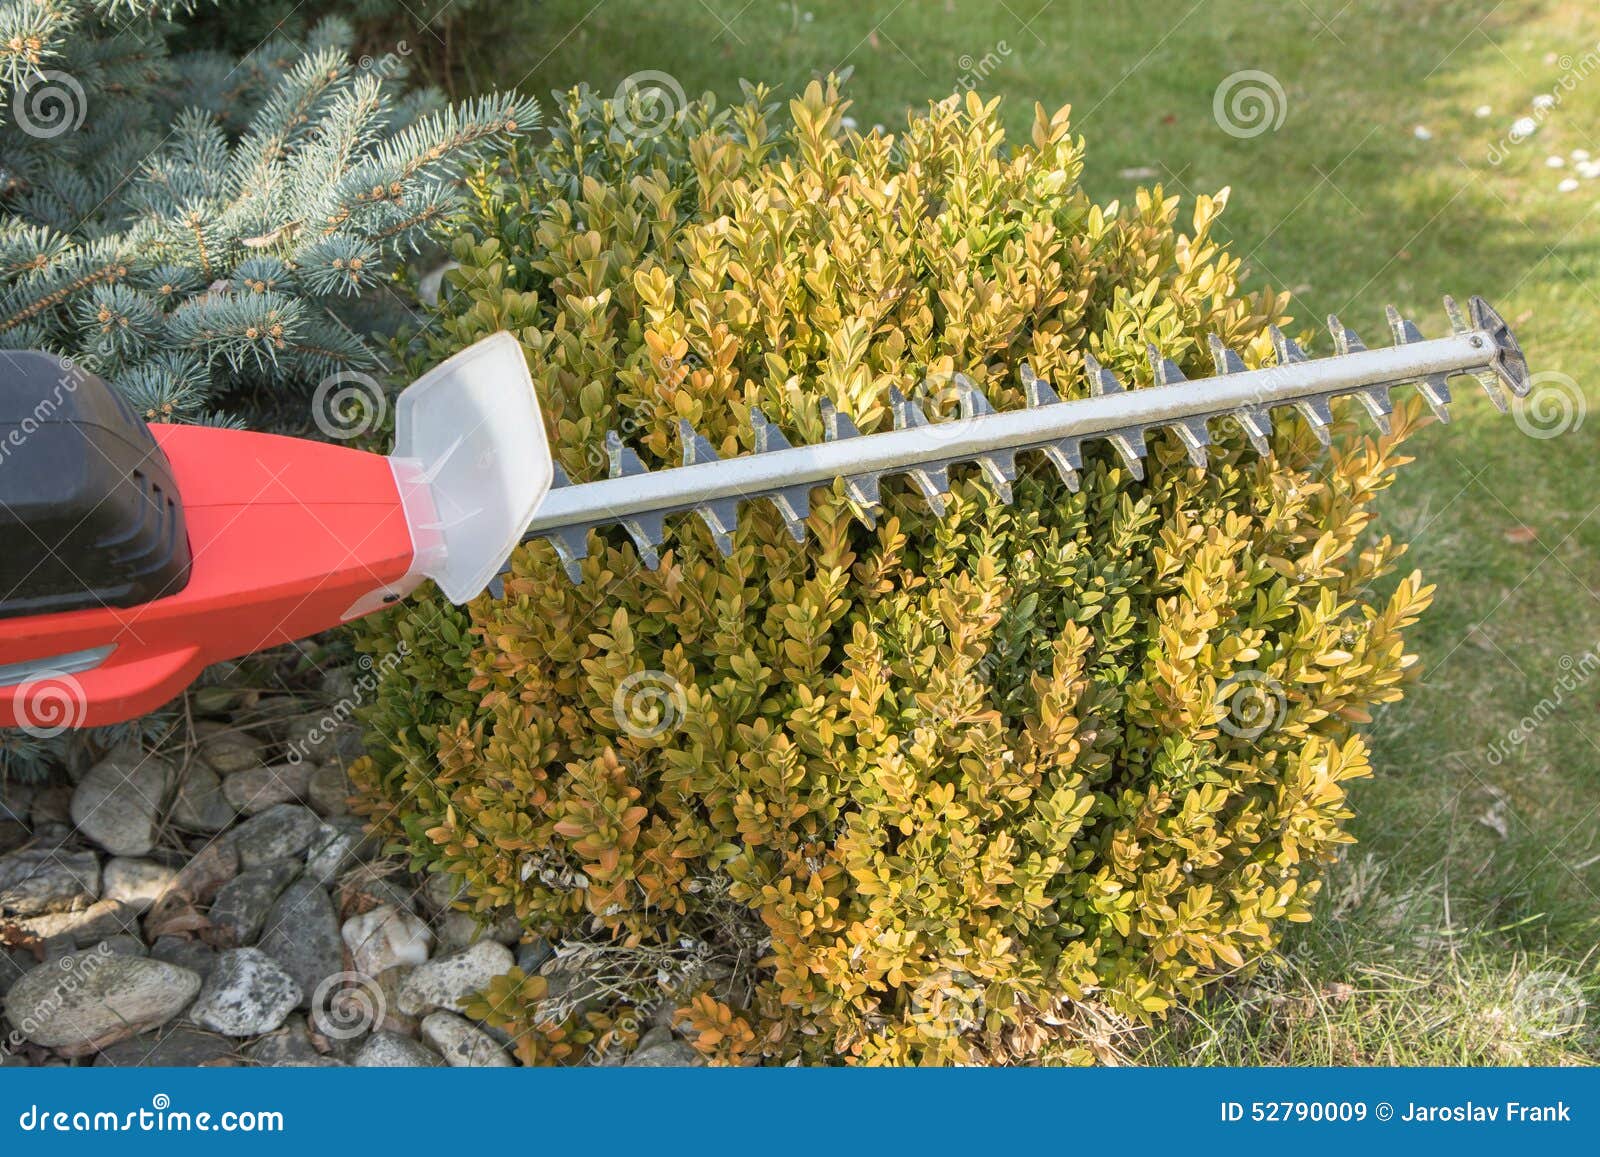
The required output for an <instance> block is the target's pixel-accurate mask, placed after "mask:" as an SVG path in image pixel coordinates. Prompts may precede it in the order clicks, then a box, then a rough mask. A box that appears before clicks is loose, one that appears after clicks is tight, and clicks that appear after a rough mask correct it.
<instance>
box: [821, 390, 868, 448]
mask: <svg viewBox="0 0 1600 1157" xmlns="http://www.w3.org/2000/svg"><path fill="white" fill-rule="evenodd" d="M822 427H823V433H824V436H825V437H826V438H827V439H828V441H830V442H837V441H839V440H840V439H841V438H859V437H861V431H860V430H858V429H856V424H855V422H853V421H851V419H850V415H849V414H846V413H844V412H843V411H841V410H840V409H839V408H838V407H837V406H835V405H834V404H833V403H832V402H830V401H828V400H827V399H826V398H824V399H823V400H822Z"/></svg>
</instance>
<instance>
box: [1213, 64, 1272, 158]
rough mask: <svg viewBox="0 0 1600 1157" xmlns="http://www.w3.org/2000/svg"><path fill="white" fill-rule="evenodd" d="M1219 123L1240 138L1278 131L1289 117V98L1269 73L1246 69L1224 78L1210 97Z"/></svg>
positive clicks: (1218, 124) (1214, 114)
mask: <svg viewBox="0 0 1600 1157" xmlns="http://www.w3.org/2000/svg"><path fill="white" fill-rule="evenodd" d="M1211 115H1212V116H1213V117H1214V118H1216V122H1217V126H1218V127H1219V128H1221V129H1222V131H1223V132H1225V133H1227V134H1228V135H1229V136H1230V137H1237V138H1238V139H1239V140H1241V141H1245V140H1249V139H1250V138H1251V137H1259V136H1260V135H1261V134H1262V133H1268V132H1277V131H1278V130H1279V129H1281V128H1282V127H1283V122H1284V121H1285V120H1286V119H1287V118H1288V116H1289V98H1288V96H1287V95H1286V94H1285V93H1284V91H1283V85H1281V84H1279V83H1278V78H1277V77H1275V76H1273V75H1272V74H1271V73H1270V72H1263V71H1261V70H1260V69H1259V68H1247V69H1244V70H1243V71H1241V72H1235V73H1233V74H1231V75H1229V76H1226V77H1224V78H1223V81H1222V83H1221V84H1219V85H1217V91H1216V93H1215V94H1213V96H1212V98H1211Z"/></svg>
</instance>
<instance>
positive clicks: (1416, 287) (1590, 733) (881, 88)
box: [467, 0, 1600, 1064]
mask: <svg viewBox="0 0 1600 1157" xmlns="http://www.w3.org/2000/svg"><path fill="white" fill-rule="evenodd" d="M502 19H503V20H505V21H506V22H508V23H509V29H502V30H500V31H499V32H497V34H496V36H495V37H494V38H493V41H492V43H485V42H480V43H478V44H477V45H476V46H474V47H473V48H471V49H469V51H468V57H467V60H468V67H469V74H470V75H469V79H470V81H471V83H472V84H473V85H474V86H475V87H483V86H488V85H512V84H520V85H521V86H522V87H523V88H524V89H526V90H528V91H531V92H534V93H539V94H542V93H544V92H545V91H546V90H549V89H551V88H564V87H566V86H569V85H571V84H574V83H577V82H579V81H587V82H588V83H589V84H590V85H591V86H593V87H595V88H596V89H598V90H600V91H602V92H607V93H609V92H610V91H612V90H613V89H614V88H615V86H616V85H617V83H618V82H619V81H620V80H621V79H622V78H623V77H624V76H626V75H628V74H630V73H633V72H636V71H641V70H647V69H649V70H658V71H661V72H665V73H668V74H670V75H671V76H673V77H675V78H676V79H677V80H678V81H679V82H680V83H681V85H682V86H683V87H684V88H685V89H686V90H687V91H688V92H689V93H691V94H695V93H698V92H701V91H704V90H706V89H711V90H714V91H716V92H718V93H719V94H722V95H724V96H727V95H737V93H738V87H737V82H738V80H739V78H741V77H748V78H750V79H756V80H764V81H766V82H768V83H770V84H772V85H773V86H774V87H775V88H776V89H777V90H778V91H779V92H780V93H789V92H792V91H794V90H796V89H798V88H799V87H800V86H801V85H803V84H804V83H805V82H806V81H807V80H808V79H810V78H811V77H812V76H813V75H815V74H817V73H822V72H827V71H828V70H830V69H834V68H838V67H840V66H843V65H849V66H851V67H853V68H854V70H855V75H854V78H853V80H852V81H851V86H850V91H851V93H852V94H853V96H854V98H855V100H856V102H857V104H856V107H855V109H854V110H853V113H854V115H855V116H856V118H857V120H858V121H859V122H860V123H861V124H862V125H870V124H873V123H875V122H882V123H884V124H885V125H887V126H889V127H890V128H891V129H893V128H897V127H899V126H900V125H901V124H903V122H904V118H905V115H906V110H907V108H908V107H917V106H921V105H922V104H923V103H924V102H925V101H926V100H928V99H929V98H937V97H940V96H943V95H946V94H948V93H949V92H950V91H951V90H952V89H953V88H954V87H956V86H957V85H958V84H961V83H962V82H963V81H964V80H967V81H971V80H976V81H977V87H978V88H979V90H980V91H981V92H983V93H984V94H985V95H1000V96H1004V97H1005V98H1006V102H1007V107H1008V109H1009V114H1008V123H1009V124H1010V125H1011V126H1012V127H1013V128H1014V129H1019V130H1020V129H1021V128H1022V127H1023V126H1024V125H1025V124H1026V123H1027V120H1028V119H1029V116H1030V112H1029V110H1030V109H1031V106H1032V103H1033V102H1035V101H1039V102H1042V103H1043V104H1045V105H1046V106H1048V107H1051V108H1054V107H1056V106H1058V105H1062V104H1067V103H1070V104H1072V105H1073V107H1074V110H1075V115H1074V122H1075V127H1076V129H1077V130H1078V131H1079V132H1081V133H1083V134H1084V135H1085V136H1086V137H1087V138H1088V142H1089V169H1088V174H1087V178H1086V180H1087V183H1088V185H1089V188H1090V190H1091V192H1093V193H1094V194H1095V195H1096V196H1098V197H1100V198H1102V199H1105V200H1110V199H1112V198H1126V197H1127V196H1128V195H1129V194H1130V193H1131V191H1132V189H1133V188H1134V186H1135V185H1136V184H1156V183H1159V184H1161V185H1163V186H1164V187H1165V188H1166V189H1168V190H1169V191H1173V192H1180V193H1183V194H1185V195H1186V196H1191V195H1192V194H1194V193H1196V192H1210V191H1214V190H1216V189H1218V188H1220V187H1221V186H1224V185H1231V186H1232V187H1233V190H1234V197H1233V200H1232V202H1231V205H1230V208H1229V211H1228V214H1227V216H1226V218H1225V221H1226V222H1227V223H1228V228H1229V235H1230V236H1231V237H1232V238H1233V241H1234V246H1235V250H1236V252H1238V253H1240V254H1245V255H1248V260H1247V264H1248V268H1249V270H1250V282H1251V284H1252V285H1256V284H1271V285H1273V286H1275V287H1278V288H1288V289H1290V290H1292V291H1293V293H1294V297H1295V306H1294V309H1295V312H1296V314H1297V317H1298V318H1299V319H1301V320H1302V321H1304V322H1305V323H1306V324H1308V325H1309V324H1313V323H1315V322H1316V319H1319V318H1321V317H1323V316H1324V315H1326V314H1327V313H1328V312H1330V311H1333V312H1337V313H1338V314H1339V315H1340V316H1341V317H1342V318H1343V319H1344V320H1345V321H1346V322H1347V323H1349V324H1350V325H1351V326H1352V327H1353V328H1355V329H1356V330H1357V331H1358V332H1360V333H1361V334H1363V336H1365V337H1366V338H1367V340H1368V341H1369V343H1371V344H1378V343H1379V342H1380V341H1382V340H1385V327H1384V323H1383V306H1384V305H1385V304H1386V303H1390V302H1392V303H1394V304H1396V305H1398V306H1399V307H1400V308H1401V309H1402V310H1403V311H1405V312H1406V313H1407V314H1408V315H1410V316H1412V317H1414V318H1415V319H1416V320H1417V322H1418V324H1419V325H1420V326H1421V327H1422V329H1423V332H1424V334H1425V335H1429V336H1436V335H1438V334H1439V333H1441V332H1445V325H1446V323H1445V320H1444V316H1443V311H1442V308H1441V305H1440V297H1441V296H1442V295H1443V294H1445V293H1453V294H1456V295H1458V296H1460V297H1462V298H1465V297H1466V296H1467V295H1469V294H1472V293H1481V294H1483V295H1484V296H1485V297H1487V298H1488V299H1489V300H1490V301H1491V302H1492V303H1494V304H1495V305H1496V306H1497V307H1499V309H1500V310H1501V312H1502V313H1504V314H1505V316H1506V317H1507V318H1508V319H1510V320H1511V321H1512V323H1513V326H1514V327H1515V328H1516V330H1517V333H1518V336H1519V337H1520V338H1521V340H1522V343H1523V345H1524V347H1525V348H1526V350H1527V351H1528V355H1529V360H1530V362H1531V363H1532V366H1533V368H1534V369H1535V370H1536V371H1550V372H1553V375H1552V376H1550V377H1548V378H1545V379H1542V380H1541V389H1542V391H1543V394H1542V401H1541V403H1540V405H1538V406H1535V407H1531V408H1529V409H1527V410H1525V411H1524V413H1523V415H1522V420H1521V421H1520V422H1519V421H1516V420H1513V418H1512V417H1506V416H1501V415H1499V414H1498V413H1496V412H1495V411H1494V409H1493V408H1492V407H1491V406H1490V405H1489V403H1488V402H1487V400H1486V399H1485V398H1484V397H1483V395H1482V394H1481V392H1479V391H1476V388H1475V387H1474V388H1473V390H1472V392H1470V393H1469V392H1468V389H1467V383H1465V382H1463V383H1462V384H1461V386H1460V387H1459V388H1458V390H1457V393H1458V396H1460V397H1461V398H1462V401H1461V402H1460V403H1459V404H1458V405H1457V406H1456V407H1455V410H1454V413H1455V417H1456V420H1455V422H1454V423H1452V425H1451V426H1449V427H1434V428H1432V429H1430V430H1429V431H1428V432H1427V433H1426V434H1425V435H1424V436H1423V437H1422V438H1421V439H1420V440H1419V444H1418V447H1417V449H1418V461H1417V462H1416V464H1415V465H1413V466H1412V467H1411V468H1410V469H1409V470H1408V471H1407V472H1406V474H1405V476H1404V479H1403V481H1402V483H1401V484H1400V485H1398V486H1397V487H1396V489H1395V490H1394V491H1393V492H1391V494H1390V495H1388V496H1387V498H1386V500H1385V506H1384V510H1385V513H1386V515H1387V517H1388V525H1389V528H1390V529H1391V530H1393V531H1396V532H1397V533H1400V534H1403V535H1404V536H1406V537H1408V538H1410V539H1411V540H1412V541H1413V542H1414V543H1415V548H1414V555H1413V558H1414V562H1415V563H1416V565H1418V566H1420V567H1421V568H1422V569H1423V571H1424V573H1425V574H1426V575H1427V577H1428V578H1429V579H1430V580H1432V581H1434V582H1437V583H1438V584H1439V594H1438V597H1437V598H1436V600H1435V604H1434V608H1433V610H1432V612H1431V613H1430V615H1429V616H1428V617H1427V618H1426V619H1425V621H1424V624H1423V626H1422V628H1421V629H1420V630H1419V631H1418V632H1417V633H1416V635H1415V636H1414V639H1415V646H1416V648H1417V649H1418V650H1419V651H1420V653H1421V655H1422V659H1423V663H1424V666H1425V674H1424V676H1423V678H1422V681H1421V683H1420V685H1418V686H1417V687H1415V688H1414V689H1413V691H1412V693H1411V695H1410V696H1409V697H1408V699H1407V701H1406V702H1405V703H1404V704H1402V705H1400V706H1399V707H1397V708H1395V709H1392V710H1390V711H1389V712H1387V713H1386V714H1384V715H1383V716H1382V717H1381V718H1380V719H1379V720H1378V722H1377V723H1376V724H1375V725H1374V742H1375V747H1376V765H1377V768H1378V774H1377V776H1376V778H1375V779H1374V780H1372V781H1370V782H1367V783H1364V784H1362V785H1360V786H1359V787H1358V788H1357V791H1356V795H1355V802H1356V805H1357V807H1358V809H1359V812H1360V815H1359V817H1358V819H1357V820H1356V822H1355V832H1356V834H1357V836H1358V837H1359V839H1360V843H1359V844H1358V845H1357V847H1356V848H1354V849H1352V851H1351V854H1350V855H1349V857H1348V858H1347V859H1346V861H1345V862H1344V863H1343V864H1342V865H1340V867H1339V868H1338V869H1337V870H1336V872H1335V873H1334V875H1333V879H1332V881H1331V885H1330V887H1329V890H1328V892H1329V894H1328V896H1327V898H1326V902H1325V911H1324V912H1323V915H1322V919H1320V920H1319V921H1318V922H1317V923H1316V924H1314V925H1312V926H1309V927H1307V928H1304V929H1299V930H1296V932H1295V933H1294V934H1293V935H1292V936H1291V937H1290V939H1289V941H1288V943H1286V944H1285V946H1284V951H1283V953H1282V956H1281V959H1280V960H1278V961H1275V962H1272V963H1271V964H1269V966H1268V967H1266V968H1265V969H1264V970H1263V972H1262V974H1261V975H1260V976H1259V977H1258V978H1257V979H1256V980H1255V981H1253V982H1252V983H1250V984H1249V985H1238V986H1235V987H1234V988H1232V989H1230V990H1229V991H1227V992H1225V993H1223V994H1220V995H1219V996H1218V997H1217V999H1215V1000H1214V1001H1213V1002H1212V1003H1211V1004H1210V1005H1209V1006H1208V1007H1207V1008H1205V1009H1202V1010H1198V1011H1196V1012H1195V1013H1193V1014H1191V1015H1189V1016H1185V1017H1182V1018H1177V1019H1175V1020H1174V1021H1173V1022H1171V1023H1169V1024H1168V1025H1167V1026H1165V1027H1164V1028H1162V1029H1160V1030H1157V1031H1155V1032H1153V1033H1147V1034H1144V1035H1142V1036H1141V1037H1140V1038H1139V1039H1138V1040H1137V1041H1135V1042H1134V1043H1133V1044H1131V1045H1130V1046H1128V1048H1129V1051H1131V1052H1133V1053H1135V1054H1136V1055H1137V1056H1138V1057H1139V1058H1140V1059H1142V1060H1144V1061H1147V1062H1152V1063H1243V1064H1249V1063H1283V1062H1287V1063H1299V1064H1317V1063H1326V1064H1350V1063H1437V1064H1449V1063H1457V1064H1461V1063H1519V1062H1530V1063H1573V1062H1579V1063H1581V1062H1584V1061H1587V1060H1592V1059H1593V1058H1595V1057H1596V1056H1600V1025H1597V1022H1600V1009H1593V1008H1591V1009H1588V1015H1587V1019H1586V1023H1577V1024H1574V1023H1573V1021H1574V1019H1575V1018H1576V1017H1578V1016H1579V1015H1581V1014H1582V1012H1583V1000H1582V995H1583V993H1584V992H1586V993H1587V998H1588V1002H1589V1003H1593V1001H1594V998H1595V997H1596V996H1600V951H1596V946H1597V941H1600V814H1597V811H1596V808H1597V806H1600V714H1597V710H1596V709H1597V707H1600V678H1591V676H1596V675H1600V666H1595V665H1591V664H1592V663H1594V662H1595V661H1594V660H1592V659H1591V660H1585V659H1584V658H1583V656H1584V654H1585V653H1587V652H1591V651H1595V650H1597V649H1600V593H1597V592H1600V517H1596V514H1597V512H1600V505H1597V503H1600V494H1597V493H1596V491H1597V489H1600V487H1597V486H1596V480H1597V478H1600V473H1597V471H1596V469H1595V463H1594V456H1593V455H1594V447H1595V441H1594V437H1593V431H1594V429H1595V428H1597V427H1600V415H1597V416H1596V417H1595V418H1594V419H1593V420H1592V424H1591V421H1586V420H1582V412H1583V411H1582V406H1583V397H1584V390H1586V389H1587V388H1588V387H1589V384H1590V383H1592V382H1594V381H1596V380H1597V371H1600V353H1597V350H1600V334H1596V333H1595V332H1594V331H1595V329H1596V328H1597V326H1596V322H1597V311H1600V268H1597V263H1600V257H1597V252H1596V244H1597V242H1600V179H1595V180H1588V179H1582V178H1580V177H1579V176H1578V173H1577V171H1576V168H1575V162H1574V160H1573V159H1572V154H1573V152H1574V150H1582V149H1588V150H1591V151H1592V152H1593V153H1594V154H1595V158H1596V159H1597V160H1600V10H1596V9H1595V7H1594V6H1593V5H1592V4H1589V3H1584V2H1582V0H1570V2H1557V0H1548V2H1540V0H1508V2H1502V3H1499V4H1495V3H1491V2H1489V0H1408V2H1405V3H1401V2H1400V0H1200V2H1198V3H1195V2H1194V0H1173V2H1171V3H1162V4H1153V3H1152V4H1137V5H1135V4H1112V3H1104V2H1100V3H1091V2H1087V0H1053V2H1050V0H901V2H899V3H896V2H894V0H865V2H861V0H857V2H853V3H847V2H844V0H804V2H802V3H800V4H798V5H796V4H790V3H779V2H777V0H749V2H747V0H677V2H675V3H662V2H661V0H545V2H543V3H539V4H537V5H534V4H527V5H526V8H525V10H524V9H517V10H515V11H514V12H513V13H511V14H509V15H508V16H506V17H503V18H502ZM1243 70H1261V71H1264V72H1266V73H1269V74H1270V76H1271V78H1272V81H1273V82H1275V83H1276V85H1277V86H1278V87H1279V88H1280V89H1281V92H1282V101H1281V103H1276V105H1275V111H1281V114H1282V120H1281V124H1279V125H1277V127H1276V128H1273V127H1271V126H1270V125H1269V126H1265V128H1264V131H1262V132H1260V133H1259V134H1257V135H1253V136H1238V135H1230V134H1229V133H1228V132H1225V131H1223V129H1222V128H1221V127H1219V123H1218V121H1217V119H1216V117H1214V115H1213V100H1214V95H1215V94H1216V93H1217V91H1218V87H1219V85H1220V84H1221V83H1222V82H1223V81H1224V79H1225V78H1227V77H1229V76H1230V75H1231V74H1234V73H1237V72H1240V71H1243ZM1263 83H1265V82H1263ZM1540 93H1557V94H1558V95H1559V100H1558V102H1557V103H1556V105H1555V107H1553V108H1548V109H1539V108H1536V107H1535V106H1534V105H1533V103H1532V101H1533V99H1534V98H1535V96H1536V95H1537V94H1540ZM1272 99H1273V100H1274V102H1276V101H1277V97H1276V95H1274V96H1273V97H1272ZM1480 106H1485V107H1486V108H1487V109H1488V112H1487V113H1484V114H1482V115H1479V114H1480V112H1481V108H1480ZM1524 116H1529V117H1534V118H1535V119H1536V123H1537V131H1536V132H1535V133H1534V134H1533V136H1532V137H1531V138H1529V139H1527V140H1525V141H1523V142H1521V143H1519V144H1512V145H1506V144H1504V143H1500V144H1498V145H1497V142H1504V141H1505V138H1506V136H1507V134H1508V132H1509V131H1510V129H1511V126H1512V124H1513V122H1514V121H1515V120H1516V119H1517V118H1519V117H1524ZM1502 154H1504V157H1503V159H1502V157H1501V155H1502ZM1551 156H1560V157H1562V158H1563V159H1564V160H1565V167H1563V168H1561V169H1559V170H1558V169H1555V168H1552V167H1550V166H1549V165H1548V164H1547V158H1548V157H1551ZM1566 178H1571V179H1574V180H1577V182H1578V187H1577V188H1576V189H1575V190H1570V191H1562V190H1561V188H1560V182H1561V181H1562V180H1563V179H1566ZM1326 346H1327V343H1326V342H1324V343H1323V352H1326ZM1561 375H1565V376H1561ZM1562 401H1565V402H1567V403H1568V404H1569V405H1570V406H1571V407H1572V411H1571V413H1569V414H1567V415H1566V416H1565V417H1564V418H1563V417H1562V415H1561V413H1560V412H1559V407H1558V406H1557V405H1556V404H1557V403H1560V402H1562ZM1552 426H1554V427H1556V431H1551V430H1550V427H1552ZM1525 428H1526V430H1533V431H1535V432H1536V433H1541V434H1550V435H1552V436H1546V437H1535V436H1531V435H1530V434H1529V433H1528V432H1526V431H1525ZM1524 719H1526V720H1527V721H1528V723H1529V724H1531V726H1528V727H1527V728H1526V729H1525V734H1523V733H1520V732H1519V735H1520V741H1519V742H1517V743H1515V744H1510V743H1507V742H1505V740H1506V736H1507V735H1508V733H1509V732H1511V731H1512V729H1514V728H1519V727H1520V726H1521V724H1520V722H1519V721H1522V720H1524ZM1497 740H1498V741H1501V746H1500V747H1499V748H1494V747H1492V745H1493V744H1495V743H1496V741H1497Z"/></svg>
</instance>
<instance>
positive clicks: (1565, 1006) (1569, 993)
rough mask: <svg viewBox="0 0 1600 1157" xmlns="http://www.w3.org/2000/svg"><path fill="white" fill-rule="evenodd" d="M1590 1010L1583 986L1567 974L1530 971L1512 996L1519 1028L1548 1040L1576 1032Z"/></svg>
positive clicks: (1513, 1014)
mask: <svg viewBox="0 0 1600 1157" xmlns="http://www.w3.org/2000/svg"><path fill="white" fill-rule="evenodd" d="M1588 1008H1589V1002H1588V999H1587V998H1586V997H1585V996H1584V995H1583V988H1582V986H1581V985H1579V984H1578V982H1577V981H1576V980H1575V979H1573V978H1572V977H1571V976H1568V975H1567V974H1566V973H1565V972H1530V973H1529V974H1528V975H1527V976H1524V977H1523V978H1522V980H1521V981H1520V982H1518V984H1517V987H1516V989H1515V991H1513V992H1512V994H1511V1010H1512V1016H1513V1018H1514V1019H1515V1020H1516V1023H1517V1025H1518V1027H1520V1028H1521V1029H1522V1031H1523V1032H1524V1033H1526V1034H1527V1035H1528V1036H1536V1037H1543V1038H1545V1039H1546V1040H1549V1039H1552V1038H1555V1037H1559V1036H1566V1035H1568V1034H1569V1033H1572V1032H1576V1031H1577V1029H1578V1027H1579V1026H1580V1025H1582V1024H1583V1018H1584V1014H1585V1013H1586V1012H1587V1011H1588Z"/></svg>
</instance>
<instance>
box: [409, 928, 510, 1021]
mask: <svg viewBox="0 0 1600 1157" xmlns="http://www.w3.org/2000/svg"><path fill="white" fill-rule="evenodd" d="M515 965H516V958H515V957H514V956H512V955H511V949H509V948H507V947H506V946H505V945H504V944H496V943H495V942H494V941H493V940H480V941H478V942H477V943H476V944H474V945H472V947H470V948H468V949H466V950H465V951H462V952H457V953H454V954H453V955H450V956H440V957H438V958H437V959H435V960H430V961H428V962H427V963H426V964H423V965H419V966H418V967H417V969H416V971H414V972H412V973H411V975H410V976H408V977H406V982H405V983H404V984H403V985H401V986H400V1011H401V1012H403V1013H405V1014H406V1015H407V1016H421V1015H423V1014H424V1013H427V1012H432V1011H433V1010H434V1009H436V1008H446V1009H450V1010H451V1011H454V1012H461V1011H463V1010H464V1008H465V1007H466V1002H467V998H468V997H469V996H471V995H472V994H473V993H476V992H481V991H483V989H485V988H487V987H488V985H489V982H490V981H491V980H493V979H494V978H495V977H497V976H504V975H505V974H506V973H507V972H510V971H511V969H512V968H513V967H514V966H515Z"/></svg>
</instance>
